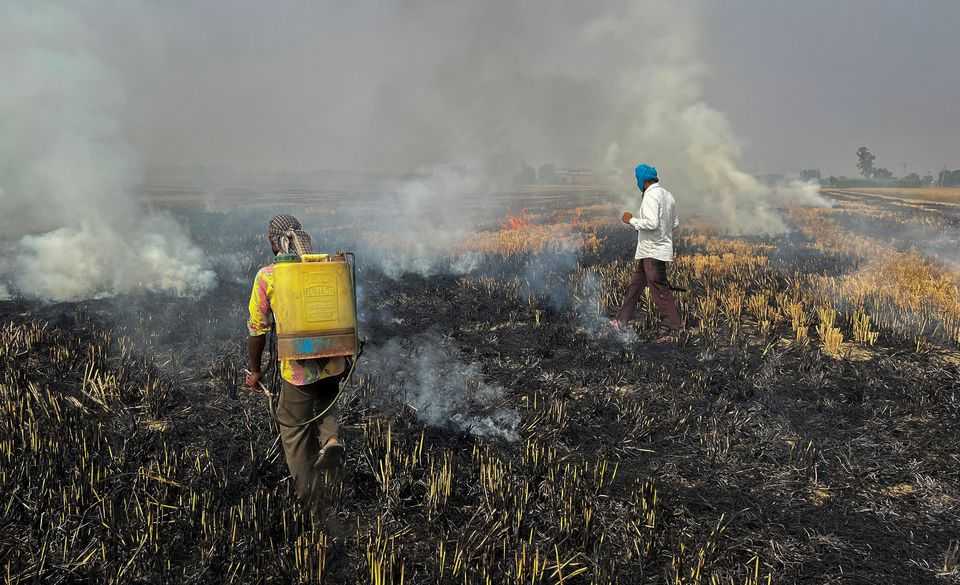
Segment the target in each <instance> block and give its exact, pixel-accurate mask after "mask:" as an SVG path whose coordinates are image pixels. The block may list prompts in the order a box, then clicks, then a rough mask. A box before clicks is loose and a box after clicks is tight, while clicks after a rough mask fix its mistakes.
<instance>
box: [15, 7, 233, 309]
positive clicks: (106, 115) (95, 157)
mask: <svg viewBox="0 0 960 585" xmlns="http://www.w3.org/2000/svg"><path fill="white" fill-rule="evenodd" d="M75 6H77V7H80V6H84V7H88V8H89V7H90V4H88V3H68V2H64V3H58V2H17V1H4V2H2V3H0V38H2V40H0V72H2V73H0V75H2V76H3V80H2V83H0V128H3V132H2V135H0V228H2V239H3V240H5V242H4V243H3V244H4V248H5V249H6V251H7V252H8V253H10V254H12V255H13V257H14V261H13V262H12V265H6V266H5V269H6V278H7V279H8V280H10V281H11V284H12V285H13V287H15V288H16V289H17V290H18V291H19V293H20V294H22V295H24V296H28V297H38V298H45V299H53V300H76V299H83V298H89V297H95V296H104V295H111V294H116V293H122V292H128V291H134V290H149V291H161V292H172V293H176V294H199V293H202V292H204V291H206V290H207V289H209V288H210V287H211V286H212V285H213V282H214V279H215V277H214V274H213V272H211V271H210V270H209V269H208V268H207V263H206V260H205V259H204V257H203V255H202V254H201V253H200V252H199V250H197V249H196V248H195V247H194V246H193V245H192V244H191V243H190V240H189V238H188V236H187V234H186V233H185V232H184V231H183V230H182V229H181V228H180V227H179V226H178V225H177V223H176V222H175V221H173V220H172V219H171V218H170V217H167V216H162V215H145V214H144V213H143V211H142V209H140V207H139V206H138V204H137V202H136V200H135V199H134V196H133V190H134V189H135V187H136V186H137V183H138V181H139V173H140V169H139V159H138V156H137V154H136V152H135V151H134V150H133V149H132V148H131V146H130V145H129V144H128V142H127V140H126V138H125V137H124V134H123V132H122V128H121V126H120V124H119V118H118V116H117V113H118V112H119V111H120V110H121V109H122V108H123V107H124V91H123V84H122V80H121V79H120V78H119V77H118V76H117V75H115V74H114V72H113V71H112V70H111V68H110V67H109V66H108V65H106V64H105V62H104V61H103V60H101V59H100V58H99V57H98V55H97V52H96V45H97V42H98V37H97V33H96V31H95V30H93V29H91V28H90V27H88V26H87V24H86V22H85V20H84V18H82V15H81V14H79V13H78V12H77V11H76V10H75V8H74V7H75Z"/></svg>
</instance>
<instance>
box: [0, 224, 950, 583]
mask: <svg viewBox="0 0 960 585" xmlns="http://www.w3.org/2000/svg"><path fill="white" fill-rule="evenodd" d="M536 212H537V210H534V212H533V213H536ZM848 212H849V210H844V209H840V210H835V211H831V212H829V213H836V214H841V215H838V216H837V217H839V218H840V219H842V218H843V217H844V216H843V215H842V214H846V213H848ZM823 213H824V214H827V213H828V212H826V211H824V212H823ZM551 214H552V215H551ZM555 215H556V214H555V210H548V211H544V212H543V216H544V217H547V216H550V217H555ZM577 217H580V214H578V215H577ZM832 217H834V216H831V215H828V216H825V218H826V219H828V220H830V219H831V218H832ZM805 219H806V217H805V216H804V215H803V214H800V215H796V216H794V217H793V220H794V221H795V223H796V226H797V229H796V230H795V232H794V233H793V235H790V236H784V237H780V238H768V239H760V240H745V239H733V238H724V237H720V236H716V235H710V234H706V235H704V234H702V233H700V232H688V233H687V234H685V237H684V238H683V242H682V246H683V249H682V254H683V257H682V258H686V259H685V260H681V261H678V263H677V266H676V271H675V275H674V280H675V283H677V284H680V285H682V286H684V287H686V288H688V289H689V291H688V292H686V293H683V294H681V295H680V301H681V312H682V314H683V315H684V316H685V318H686V319H687V321H688V323H689V324H690V325H691V326H692V325H694V324H696V325H698V327H697V329H696V330H695V331H691V332H688V333H685V334H684V335H683V336H682V337H681V339H680V342H679V343H678V344H676V345H671V346H663V345H658V344H655V343H653V339H654V338H655V337H656V336H657V328H658V318H657V316H656V313H655V310H653V309H651V308H650V307H645V308H644V310H643V311H642V312H641V319H640V320H639V321H638V323H637V325H636V330H635V332H634V333H633V334H631V335H629V336H625V337H621V336H614V335H611V334H610V333H609V332H607V331H606V330H605V329H604V328H603V327H602V318H603V315H604V314H605V313H607V312H609V311H610V310H611V309H612V307H613V306H615V304H616V302H617V301H618V300H619V296H618V295H619V294H620V292H619V290H620V287H621V286H622V284H623V283H624V281H625V279H626V277H627V274H628V272H629V270H630V264H629V263H628V262H625V261H624V256H625V255H627V254H628V252H629V250H630V249H631V248H632V237H633V236H632V234H631V233H630V232H629V231H625V230H621V229H619V228H617V227H616V226H607V225H602V224H597V225H594V226H592V227H591V226H589V225H588V224H586V222H585V223H583V224H582V225H578V226H576V228H575V229H573V230H571V231H572V232H575V233H581V232H589V233H590V235H591V239H590V242H592V243H591V244H590V245H580V246H578V247H577V248H576V250H574V251H573V252H571V251H570V249H569V248H564V249H554V248H551V247H550V246H545V247H538V246H537V245H533V246H528V247H527V248H526V249H525V248H524V247H523V246H520V247H519V248H513V247H511V248H509V250H505V251H504V252H503V253H497V252H496V251H493V252H491V251H487V250H484V251H482V252H479V253H477V255H476V256H475V257H474V258H473V262H472V263H471V265H470V268H469V270H465V271H461V273H459V274H454V273H452V272H450V271H449V270H448V269H447V268H448V266H447V265H446V264H444V263H442V262H441V263H440V264H438V265H436V266H433V267H431V269H430V270H428V271H425V274H405V275H403V276H401V277H399V278H393V277H391V276H387V274H385V272H384V270H383V269H382V268H380V267H378V266H376V265H375V264H373V263H367V264H362V272H361V279H360V280H361V282H362V284H363V290H362V303H363V321H364V335H365V336H366V337H367V338H368V340H369V343H368V352H367V355H366V356H365V357H364V363H363V364H362V365H361V368H360V370H359V375H358V376H357V378H356V379H355V381H354V384H353V385H352V386H350V387H349V388H348V389H347V390H346V393H345V395H344V397H343V409H342V410H343V421H342V422H343V424H344V426H345V431H344V435H345V440H346V443H347V445H348V451H349V461H348V464H347V466H346V470H345V472H344V474H343V475H342V476H341V477H334V478H330V480H329V487H330V489H329V497H328V499H327V501H326V502H325V506H324V507H323V508H322V509H319V510H312V511H311V510H306V509H304V508H303V507H302V506H301V505H300V504H299V503H297V502H296V501H295V499H294V498H293V497H292V494H291V490H290V486H289V481H288V480H287V478H286V477H285V468H284V465H283V458H282V453H280V451H279V449H278V446H277V444H276V443H275V441H274V433H273V430H272V428H271V422H270V419H269V417H268V414H267V408H266V404H265V401H264V400H263V399H262V398H261V397H259V396H254V395H250V394H247V393H244V392H243V391H241V392H240V393H239V394H238V398H237V399H233V398H231V397H230V396H229V390H230V389H231V388H233V387H235V386H236V385H237V384H238V383H239V380H240V371H241V369H242V367H243V335H244V333H243V326H242V324H243V321H244V312H245V303H246V298H247V295H248V294H249V290H248V287H249V282H250V279H251V278H252V274H253V272H254V271H255V270H256V267H257V266H259V265H260V264H261V263H262V262H264V261H267V258H266V257H265V256H263V254H262V252H260V251H258V250H259V248H262V238H259V237H258V236H257V235H256V234H255V233H254V232H251V231H249V230H247V224H246V223H244V222H237V223H235V224H230V225H222V224H223V223H224V222H226V223H229V222H231V221H235V220H234V219H230V216H226V217H223V216H202V217H196V218H194V221H195V222H201V223H203V225H204V229H195V232H197V233H200V234H222V233H223V231H221V230H218V229H217V228H218V227H220V228H224V231H229V232H230V233H232V234H233V235H231V236H222V235H219V236H216V237H214V236H209V241H207V242H205V246H206V247H207V249H208V250H210V251H211V254H212V255H213V257H215V258H220V259H221V267H220V269H219V271H220V286H219V288H218V290H216V291H215V292H214V293H212V294H211V295H209V296H208V297H206V298H205V299H203V300H200V301H188V300H183V299H170V298H164V297H147V296H139V297H128V298H122V299H118V298H114V299H104V300H100V301H90V302H85V303H76V304H60V305H40V304H35V303H26V302H23V301H15V302H8V303H2V304H0V319H2V325H0V335H2V344H0V365H2V375H0V390H2V394H3V409H4V417H3V422H2V423H0V447H2V448H0V462H2V468H0V469H2V473H0V484H2V487H3V492H4V493H5V494H10V495H9V498H8V499H7V501H6V502H5V504H4V509H3V510H2V511H0V557H2V558H3V559H5V560H4V567H3V569H4V575H5V579H6V581H7V582H9V583H26V582H35V581H42V582H50V583H55V582H61V583H67V582H86V581H99V582H104V581H105V582H117V583H121V582H143V583H147V582H150V583H153V582H157V583H159V582H196V583H208V582H221V581H222V582H251V581H252V582H292V581H293V582H296V581H310V582H316V581H320V580H324V579H325V582H328V583H342V582H370V583H378V584H380V583H384V584H386V583H400V582H401V581H402V582H407V583H447V582H451V583H461V582H466V583H508V582H509V583H561V582H562V583H628V582H629V583H643V582H650V583H654V582H664V581H670V582H676V583H711V582H712V581H711V579H713V578H716V579H718V582H722V583H727V582H731V583H757V582H761V581H765V579H766V576H767V575H769V576H771V577H772V580H773V582H777V583H793V582H798V583H876V582H931V583H934V582H939V583H949V582H958V581H960V577H958V573H957V553H956V542H957V540H958V539H960V534H958V526H960V509H958V506H960V456H958V454H957V449H956V445H957V437H958V431H960V388H958V380H960V360H958V359H957V353H956V343H957V340H956V339H954V338H953V331H954V329H953V327H954V322H953V321H951V320H950V319H951V318H950V313H949V311H948V310H946V309H944V308H943V307H942V305H940V304H937V303H940V300H939V299H940V297H935V296H931V298H932V299H934V300H932V301H930V303H931V304H930V305H929V306H928V305H924V304H922V303H921V304H918V305H916V306H913V305H909V303H907V304H898V303H899V301H898V300H897V299H895V298H893V297H890V299H887V298H886V297H883V295H882V294H881V293H882V292H883V291H872V292H871V291H868V292H866V293H864V295H863V296H862V297H861V298H858V297H857V296H856V294H855V289H854V288H851V287H855V286H856V287H859V286H861V280H859V279H865V278H868V277H869V276H870V274H871V272H870V271H871V270H874V267H873V266H874V264H873V262H874V260H873V259H870V258H869V257H868V255H866V254H865V253H864V251H863V249H861V248H860V247H857V246H842V245H833V246H831V245H830V244H829V238H830V237H832V236H830V235H829V234H820V233H818V232H817V231H816V230H817V229H819V228H817V227H810V225H812V224H810V223H806V224H805V223H804V221H805ZM821 219H822V218H821ZM838 221H840V220H839V219H838ZM218 222H220V224H221V225H219V226H218ZM533 223H534V224H536V221H534V222H533ZM544 223H547V222H546V220H544ZM816 225H822V223H817V224H816ZM227 227H229V228H230V229H229V230H226V228H227ZM195 228H196V226H195ZM531 229H534V228H533V227H531ZM337 233H340V232H331V236H330V237H331V238H338V237H341V236H338V235H335V234H337ZM551 233H552V232H551ZM498 237H500V238H501V240H499V241H501V242H508V243H510V242H513V241H514V240H513V238H514V236H513V235H509V238H510V239H508V240H503V236H502V235H501V236H498ZM201 238H203V236H202V235H201ZM318 239H319V238H318ZM584 241H586V240H584ZM824 242H827V243H824ZM337 243H338V244H339V243H341V242H337ZM342 243H343V244H344V245H348V244H350V242H342ZM864 245H866V244H864ZM510 246H512V244H510ZM238 250H242V252H237V251H238ZM247 250H249V252H248V251H247ZM372 253H373V251H369V252H368V254H372ZM897 253H908V252H897ZM360 258H361V262H363V258H364V255H363V254H362V253H361V256H360ZM761 258H762V260H761ZM931 270H932V268H931ZM936 276H938V277H939V273H938V274H937V275H936ZM824 278H830V279H832V280H830V282H826V281H825V280H824ZM931 278H932V277H931ZM864 282H866V283H869V282H872V281H869V280H867V281H864ZM932 282H933V284H931V285H930V287H931V289H930V291H931V292H930V293H929V294H930V295H936V294H939V292H938V291H941V289H940V288H937V287H938V286H939V285H938V284H937V283H938V282H939V281H932ZM863 286H866V284H864V285H863ZM856 290H859V289H856ZM832 292H836V293H838V294H836V295H835V296H834V297H831V296H830V295H831V293H832ZM954 292H955V289H954ZM839 293H843V296H840V294H839ZM738 299H739V300H738ZM828 306H829V308H831V309H833V310H834V311H835V314H832V313H829V312H827V311H826V308H828ZM858 311H860V312H859V313H858ZM861 314H869V315H871V316H872V317H873V321H872V324H871V323H870V322H869V321H868V323H867V325H866V333H864V329H863V327H864V326H863V321H862V317H860V316H859V315H861ZM938 315H939V317H937V316H938ZM918 323H920V325H917V324H918ZM814 327H816V328H817V331H816V332H813V329H814ZM916 327H919V329H917V330H916V331H915V330H914V328H916ZM833 328H836V329H837V330H838V331H839V332H840V335H841V336H842V339H841V341H840V342H836V340H835V339H834V338H833V337H830V331H831V330H832V329H833ZM858 332H859V333H858ZM870 332H873V333H876V334H877V335H876V336H875V337H873V338H871V337H870V336H869V335H867V334H869V333H870ZM857 337H860V338H861V339H862V340H863V341H854V338H857ZM870 339H872V341H870ZM388 346H389V348H390V349H389V350H388V349H387V347H388ZM388 352H389V355H388ZM427 353H429V355H430V356H431V357H430V360H429V361H428V362H424V361H422V360H423V356H424V355H425V354H427ZM378 363H380V364H383V363H389V364H391V366H390V367H389V368H384V367H382V366H381V367H378V366H377V364H378ZM422 363H429V364H431V367H434V368H436V369H438V374H437V375H436V376H433V377H430V378H429V379H427V380H423V379H421V378H418V377H417V374H416V372H411V371H409V370H411V369H413V368H414V367H415V366H416V364H422ZM430 380H434V381H436V380H439V382H436V383H437V384H440V385H451V384H452V385H462V387H460V388H458V389H455V391H456V392H458V393H459V395H460V396H461V397H463V398H464V401H463V402H462V403H458V408H460V409H462V410H464V411H466V412H462V413H456V414H458V415H460V414H469V415H470V416H471V417H472V418H467V419H462V420H463V421H465V422H462V423H461V424H445V423H443V421H440V422H439V423H438V422H437V421H431V422H430V424H426V423H425V422H424V420H423V412H422V410H423V408H422V406H423V403H422V402H417V400H421V401H422V400H424V399H429V395H425V394H423V388H422V387H423V386H428V385H429V384H428V382H429V381H430ZM414 385H416V386H417V388H418V389H417V391H416V392H417V396H416V397H413V398H412V397H411V396H412V393H413V392H414V390H413V386H414ZM478 385H483V386H484V387H486V388H493V389H495V390H496V391H495V392H488V393H486V394H485V396H486V398H485V399H483V400H475V399H473V395H472V394H471V392H473V391H474V390H475V389H476V388H477V387H478ZM418 407H419V408H418ZM498 412H500V413H502V412H508V413H516V415H517V419H516V421H515V428H513V429H508V430H512V431H514V432H515V433H516V435H517V436H518V437H519V439H518V440H515V441H510V440H503V439H502V438H497V437H495V436H490V435H489V434H484V431H483V429H482V428H480V427H473V426H471V424H472V423H471V421H482V420H485V418H484V417H487V418H489V416H488V415H491V414H495V413H498ZM495 420H496V421H498V422H497V424H500V425H510V424H511V423H510V421H511V420H512V419H510V418H509V417H507V418H496V419H495Z"/></svg>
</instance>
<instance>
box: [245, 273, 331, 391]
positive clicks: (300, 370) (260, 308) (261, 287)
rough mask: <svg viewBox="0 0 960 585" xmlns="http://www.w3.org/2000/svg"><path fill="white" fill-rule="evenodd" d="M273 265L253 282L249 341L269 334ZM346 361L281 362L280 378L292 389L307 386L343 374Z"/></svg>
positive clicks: (271, 318)
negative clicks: (251, 338)
mask: <svg viewBox="0 0 960 585" xmlns="http://www.w3.org/2000/svg"><path fill="white" fill-rule="evenodd" d="M272 300H273V265H272V264H271V265H270V266H264V267H263V268H261V269H260V270H259V272H257V277H256V278H254V280H253V291H252V292H251V293H250V320H249V321H247V332H248V333H249V334H250V336H251V337H258V336H260V335H266V334H267V333H270V329H271V327H272V325H273V310H272V309H271V308H270V306H271V305H270V303H271V301H272ZM346 368H347V364H346V360H344V359H343V358H342V357H337V358H330V359H315V360H281V361H280V376H281V377H282V378H283V379H284V380H286V381H287V382H290V383H291V384H293V385H295V386H306V385H307V384H313V383H314V382H316V381H317V380H322V379H324V378H329V377H330V376H338V375H340V374H342V373H343V372H344V370H346Z"/></svg>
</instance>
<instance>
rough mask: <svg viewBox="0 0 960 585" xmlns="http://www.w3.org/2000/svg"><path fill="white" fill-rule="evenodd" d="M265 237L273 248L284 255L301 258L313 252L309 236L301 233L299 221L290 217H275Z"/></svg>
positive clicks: (301, 227)
mask: <svg viewBox="0 0 960 585" xmlns="http://www.w3.org/2000/svg"><path fill="white" fill-rule="evenodd" d="M267 237H268V238H270V243H271V244H273V247H274V248H276V249H277V250H280V252H282V253H284V254H290V253H293V254H296V255H297V256H303V255H304V254H309V253H310V252H312V251H313V242H312V241H311V240H310V235H309V234H307V232H305V231H303V226H302V225H300V221H299V220H298V219H297V218H295V217H293V216H292V215H275V216H273V219H271V220H270V225H269V226H268V227H267Z"/></svg>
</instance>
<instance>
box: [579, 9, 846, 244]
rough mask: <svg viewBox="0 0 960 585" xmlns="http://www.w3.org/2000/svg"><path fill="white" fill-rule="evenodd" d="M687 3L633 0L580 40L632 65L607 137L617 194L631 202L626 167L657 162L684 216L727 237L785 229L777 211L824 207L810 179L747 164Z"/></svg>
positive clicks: (633, 193)
mask: <svg viewBox="0 0 960 585" xmlns="http://www.w3.org/2000/svg"><path fill="white" fill-rule="evenodd" d="M692 6H693V5H692V4H678V3H652V2H640V3H633V4H631V5H630V7H628V8H626V9H625V10H626V12H625V13H624V14H619V15H611V16H609V17H606V18H601V19H598V20H596V21H594V22H593V23H592V24H591V25H590V26H589V27H588V28H587V29H586V31H585V33H584V36H585V38H586V39H588V40H591V41H595V42H598V43H604V44H606V43H610V42H611V39H614V42H616V43H619V44H621V46H622V47H623V48H624V49H625V50H626V51H627V53H626V54H627V56H628V58H629V60H630V61H632V62H633V63H634V66H632V67H629V66H628V67H625V68H624V69H622V70H621V71H620V73H619V75H618V79H617V88H618V95H619V96H621V98H622V101H621V102H620V103H619V107H618V108H616V110H617V111H618V112H619V115H620V116H621V118H622V120H623V124H622V126H621V128H620V132H619V133H618V135H616V136H613V137H611V138H612V141H611V143H610V144H609V145H608V146H607V147H606V150H605V153H606V154H605V159H604V161H603V163H602V166H604V167H605V168H607V169H611V170H613V171H614V172H615V173H616V174H617V175H618V176H619V177H621V181H620V184H619V190H620V193H621V195H622V196H623V199H624V202H625V203H626V204H628V205H632V206H633V207H634V208H635V207H636V206H637V205H638V197H637V187H636V182H635V179H634V177H633V173H632V167H633V166H634V165H635V163H636V162H637V161H638V160H642V161H643V162H647V163H649V164H654V165H656V166H657V167H658V170H659V174H660V177H661V179H662V180H663V181H664V184H665V185H666V186H667V187H668V188H669V189H671V190H672V191H673V192H674V194H675V195H676V196H677V198H678V201H679V203H680V208H681V215H683V214H693V213H696V214H697V215H699V216H701V217H702V218H704V219H706V220H708V221H710V222H712V223H714V224H716V225H717V226H718V227H720V228H721V229H724V230H726V231H729V232H731V233H777V232H782V231H784V230H785V225H784V223H783V220H782V218H781V216H780V214H779V213H778V212H777V209H776V208H777V207H782V206H784V205H786V204H792V205H816V206H827V205H828V203H827V202H826V200H824V199H823V198H822V197H820V195H819V194H818V192H817V186H816V185H814V184H809V183H804V182H800V181H793V182H790V183H785V184H782V185H778V186H776V187H771V186H768V185H765V184H764V183H762V182H761V181H759V180H758V179H757V178H755V177H754V176H752V175H750V174H749V173H747V172H745V171H744V170H743V168H742V163H741V150H740V146H739V142H738V140H737V137H736V134H735V133H734V131H733V129H732V127H731V125H730V123H729V121H728V120H727V117H726V116H725V115H724V114H723V113H722V112H720V111H718V110H716V109H714V108H712V107H711V106H710V105H709V104H708V103H707V102H706V100H705V97H704V95H703V79H704V76H705V74H706V68H705V67H704V65H703V64H702V62H701V61H700V59H699V57H698V48H699V47H698V42H697V39H698V38H699V25H700V23H699V21H698V18H697V13H696V11H694V10H692V8H691V7H692ZM644 22H654V23H658V24H656V25H653V26H643V23H644ZM659 23H663V26H660V25H659Z"/></svg>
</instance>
